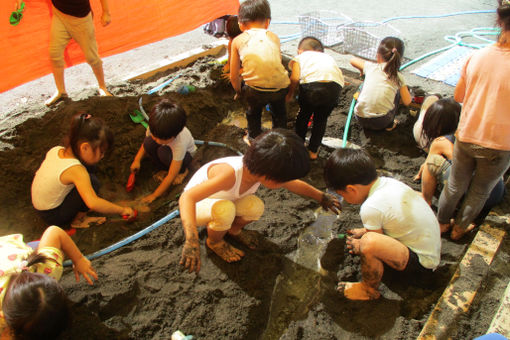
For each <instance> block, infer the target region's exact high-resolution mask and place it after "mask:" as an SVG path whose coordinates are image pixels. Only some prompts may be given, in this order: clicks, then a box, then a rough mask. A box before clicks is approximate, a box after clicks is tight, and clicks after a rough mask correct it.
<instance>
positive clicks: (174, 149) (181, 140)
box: [130, 99, 197, 203]
mask: <svg viewBox="0 0 510 340" xmlns="http://www.w3.org/2000/svg"><path fill="white" fill-rule="evenodd" d="M186 117H187V116H186V111H184V109H183V108H182V107H180V106H179V105H178V104H175V103H172V102H170V101H169V100H167V99H163V100H161V101H160V102H159V103H158V104H156V105H155V106H154V108H153V109H152V111H151V113H150V116H149V128H148V129H147V134H146V137H145V139H144V141H143V144H142V146H140V149H139V150H138V153H137V154H136V156H135V159H134V160H133V163H131V167H130V169H131V172H132V173H136V172H138V171H140V163H141V160H142V158H143V157H144V156H145V155H149V156H150V157H151V159H152V160H153V161H154V162H155V163H156V164H157V165H159V166H160V167H161V168H163V169H168V171H163V173H164V175H162V174H156V177H158V176H159V177H160V178H161V183H160V184H159V186H158V187H157V188H156V190H154V192H153V193H151V194H149V195H147V196H145V197H144V198H142V202H145V203H151V202H152V201H154V200H155V199H156V198H158V197H160V196H161V195H163V194H164V193H165V192H166V191H167V190H168V188H170V186H171V185H172V184H181V183H182V181H183V180H184V178H185V177H186V175H187V174H188V172H189V170H188V167H189V166H190V164H191V161H192V154H193V153H195V151H196V148H197V147H196V146H195V140H194V139H193V136H192V135H191V132H190V131H189V130H188V128H187V127H186Z"/></svg>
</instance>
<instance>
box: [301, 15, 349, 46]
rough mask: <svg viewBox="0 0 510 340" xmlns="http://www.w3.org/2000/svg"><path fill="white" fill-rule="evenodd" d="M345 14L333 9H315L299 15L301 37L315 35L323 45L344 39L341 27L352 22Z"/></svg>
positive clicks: (337, 42)
mask: <svg viewBox="0 0 510 340" xmlns="http://www.w3.org/2000/svg"><path fill="white" fill-rule="evenodd" d="M352 22H353V21H352V19H351V18H349V17H348V16H346V15H343V14H341V13H338V12H333V11H315V12H310V13H306V14H302V15H300V16H299V25H300V26H301V36H302V37H307V36H311V37H315V38H317V39H319V40H320V41H321V42H322V44H323V45H324V46H333V45H336V44H340V43H342V42H343V41H344V36H343V30H342V27H343V26H344V25H346V24H349V23H352Z"/></svg>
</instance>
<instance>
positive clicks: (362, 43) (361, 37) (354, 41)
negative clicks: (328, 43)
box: [342, 21, 400, 60]
mask: <svg viewBox="0 0 510 340" xmlns="http://www.w3.org/2000/svg"><path fill="white" fill-rule="evenodd" d="M342 30H343V38H344V44H343V48H342V50H343V53H350V54H353V55H357V56H359V57H362V58H365V59H369V60H376V55H377V47H378V46H379V43H380V42H381V40H382V39H384V38H385V37H388V36H392V37H400V31H399V30H397V29H396V28H394V27H393V26H391V25H389V24H384V23H380V22H368V21H366V22H353V23H350V24H348V25H345V26H343V27H342Z"/></svg>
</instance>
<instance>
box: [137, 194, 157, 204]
mask: <svg viewBox="0 0 510 340" xmlns="http://www.w3.org/2000/svg"><path fill="white" fill-rule="evenodd" d="M156 198H157V197H156V196H154V194H150V195H147V196H145V197H144V198H142V199H141V200H140V202H142V203H145V204H150V203H152V202H153V201H154V200H155V199H156Z"/></svg>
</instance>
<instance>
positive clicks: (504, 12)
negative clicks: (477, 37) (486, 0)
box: [497, 0, 510, 31]
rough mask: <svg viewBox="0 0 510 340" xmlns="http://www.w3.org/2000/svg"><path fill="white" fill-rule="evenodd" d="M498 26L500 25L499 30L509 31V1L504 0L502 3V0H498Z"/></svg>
mask: <svg viewBox="0 0 510 340" xmlns="http://www.w3.org/2000/svg"><path fill="white" fill-rule="evenodd" d="M498 5H499V6H498V9H497V12H498V22H497V23H498V26H500V27H501V31H510V3H509V2H508V1H505V4H503V1H502V0H498Z"/></svg>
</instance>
